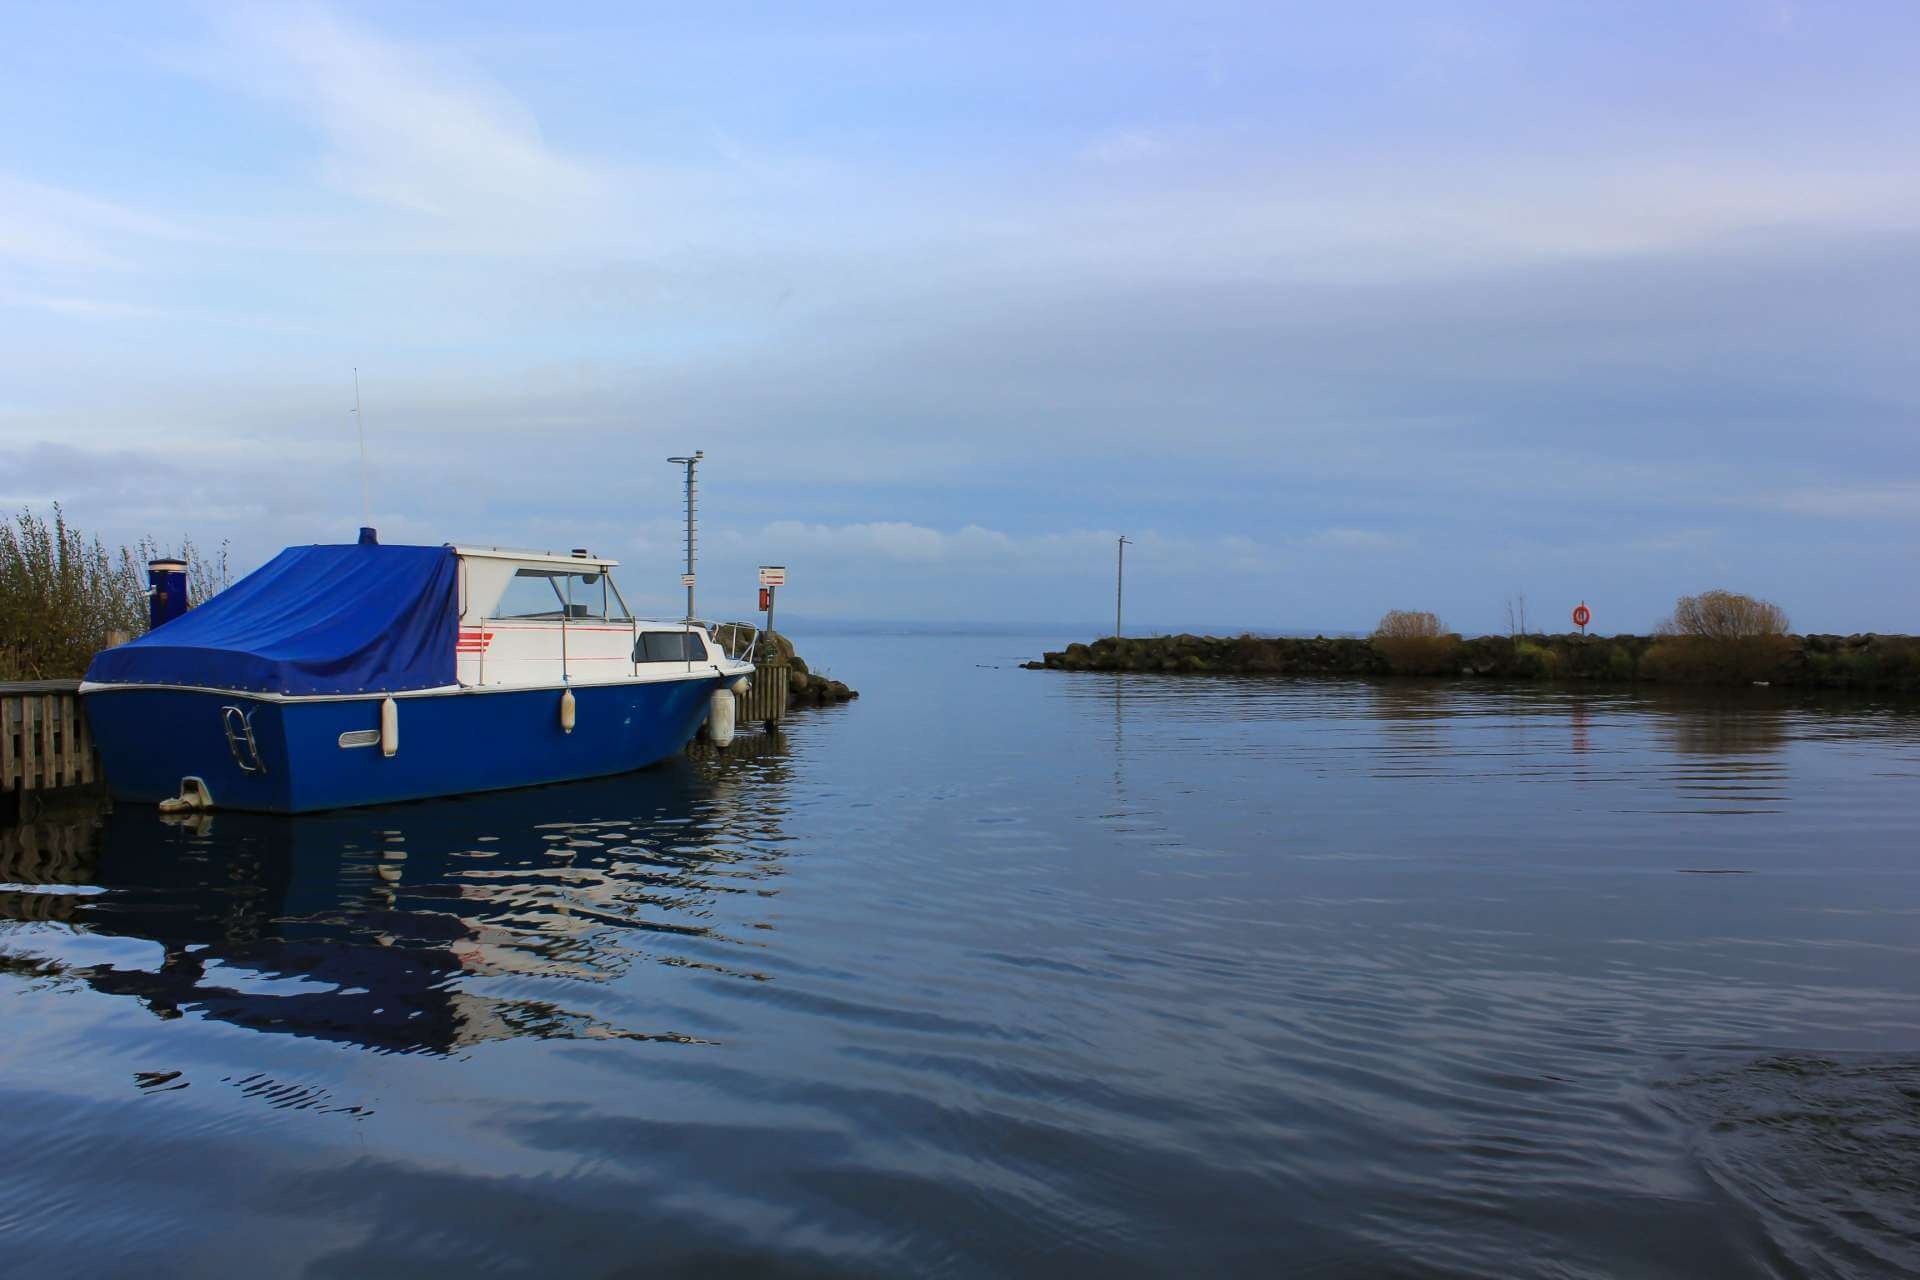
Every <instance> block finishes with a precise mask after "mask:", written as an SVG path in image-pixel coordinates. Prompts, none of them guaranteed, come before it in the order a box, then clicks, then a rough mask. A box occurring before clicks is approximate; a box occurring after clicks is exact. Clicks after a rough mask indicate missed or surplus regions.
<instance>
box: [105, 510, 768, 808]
mask: <svg viewBox="0 0 1920 1280" xmlns="http://www.w3.org/2000/svg"><path fill="white" fill-rule="evenodd" d="M372 532H373V531H372V530H364V531H363V537H362V541H361V542H360V543H359V544H357V545H347V546H308V547H290V548H288V549H287V550H286V551H283V552H281V553H280V555H279V556H277V557H275V558H274V559H273V560H272V561H270V562H269V563H268V564H266V565H265V566H263V567H262V568H260V569H259V570H257V571H255V572H254V573H252V574H249V575H248V576H247V577H245V578H243V579H242V580H241V581H239V582H237V583H235V584H234V585H233V586H232V587H230V588H228V589H227V590H226V591H224V592H222V593H220V594H219V595H217V596H215V597H213V598H212V599H211V600H209V601H208V602H207V603H205V604H203V605H201V606H200V607H199V608H197V609H193V610H191V611H189V612H186V613H182V614H180V615H179V616H177V617H174V618H172V619H170V620H165V619H161V618H159V617H158V616H156V623H157V624H158V625H156V626H155V628H154V629H153V630H152V631H150V632H148V633H147V634H146V635H144V636H141V637H140V638H139V639H137V640H135V641H133V642H131V643H129V644H123V645H119V646H117V647H115V648H112V649H108V650H106V651H105V652H103V653H101V654H99V655H97V656H96V657H95V658H94V660H93V665H92V666H91V667H89V668H88V670H87V679H86V682H85V683H84V684H83V685H82V686H81V689H80V693H81V696H82V698H83V699H84V700H85V706H86V710H87V719H88V721H89V724H90V725H91V727H92V730H93V736H94V740H95V742H96V744H97V746H98V749H99V753H100V759H101V763H102V765H103V766H104V768H105V772H106V776H107V783H108V786H109V787H111V788H112V791H113V794H114V796H115V797H116V798H117V799H121V800H137V801H145V802H148V803H152V802H155V801H161V800H165V799H167V798H169V797H172V796H174V795H175V793H176V792H178V793H181V794H182V795H186V796H192V797H195V798H196V799H204V800H208V801H210V802H211V803H213V804H217V805H219V806H220V807H222V808H229V809H254V810H264V811H268V812H275V813H306V812H312V811H315V810H322V809H335V808H342V807H346V806H352V805H370V804H384V803H389V802H392V801H397V800H413V799H420V798H422V797H426V796H443V795H459V794H464V793H467V792H475V791H488V790H496V789H500V788H505V787H522V786H531V785H536V784H540V783H548V782H560V781H566V780H568V779H574V778H590V777H600V776H605V775H608V774H615V773H622V772H626V771H629V770H633V769H639V768H643V767H645V766H647V765H649V764H652V763H654V762H655V761H658V760H661V759H664V758H666V757H667V756H670V755H673V754H675V753H677V752H679V751H680V750H681V749H682V748H684V747H685V746H686V745H687V742H688V740H689V739H690V738H692V737H693V735H694V733H695V732H696V731H697V730H698V729H699V727H700V724H701V722H702V721H703V720H704V719H705V718H706V717H707V716H708V715H709V713H710V712H711V713H712V714H714V715H715V717H716V726H717V727H719V728H721V729H722V730H723V731H724V732H730V728H729V726H730V725H731V723H732V721H731V719H730V717H731V715H732V713H733V702H732V697H731V695H730V694H729V693H727V692H726V691H727V690H728V689H729V688H731V687H735V686H740V685H742V682H743V681H745V680H746V679H747V678H749V677H750V676H751V675H752V672H753V666H752V663H751V661H750V658H751V653H750V637H751V635H752V628H750V627H745V626H744V625H742V624H735V625H734V626H732V627H730V628H724V629H723V628H709V627H706V626H704V625H699V624H695V623H693V622H692V621H687V622H683V623H659V622H644V621H641V620H640V619H637V618H635V617H634V616H633V614H632V613H631V612H630V611H629V610H628V608H627V606H626V604H625V602H624V601H623V600H622V598H621V596H620V591H619V588H618V587H617V586H616V585H615V584H614V582H613V577H612V569H613V568H614V566H615V565H616V564H617V563H618V562H617V561H613V560H608V559H605V558H604V557H599V556H591V555H588V554H587V553H586V552H584V551H579V552H575V553H573V554H572V555H554V554H550V553H544V552H531V551H527V552H522V551H512V552H509V551H501V550H499V549H497V548H491V547H453V546H443V547H408V546H381V545H379V544H377V543H376V542H374V541H373V540H372ZM723 640H726V641H729V642H731V643H736V644H745V645H747V647H748V651H747V652H738V653H730V652H728V651H727V649H726V648H725V646H724V645H723V644H722V641H723ZM723 740H724V739H723Z"/></svg>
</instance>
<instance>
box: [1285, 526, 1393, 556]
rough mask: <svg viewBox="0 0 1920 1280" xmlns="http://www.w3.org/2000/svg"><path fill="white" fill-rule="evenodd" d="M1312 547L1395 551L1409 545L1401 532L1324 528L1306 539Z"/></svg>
mask: <svg viewBox="0 0 1920 1280" xmlns="http://www.w3.org/2000/svg"><path fill="white" fill-rule="evenodd" d="M1306 544H1307V545H1308V546H1310V547H1333V548H1338V549H1340V550H1343V551H1394V550H1397V549H1399V548H1401V547H1404V546H1406V545H1407V539H1406V538H1404V537H1402V536H1400V535H1399V534H1392V533H1381V532H1379V531H1378V530H1375V529H1322V530H1320V532H1318V533H1315V534H1312V535H1310V536H1309V537H1308V538H1307V539H1306Z"/></svg>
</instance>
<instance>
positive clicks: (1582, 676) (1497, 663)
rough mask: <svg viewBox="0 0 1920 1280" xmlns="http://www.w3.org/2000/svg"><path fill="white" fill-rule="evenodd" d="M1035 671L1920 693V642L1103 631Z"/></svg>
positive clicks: (1837, 638)
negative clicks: (1433, 678) (1635, 683)
mask: <svg viewBox="0 0 1920 1280" xmlns="http://www.w3.org/2000/svg"><path fill="white" fill-rule="evenodd" d="M1024 665H1025V666H1027V667H1028V668H1031V669H1036V670H1041V669H1044V670H1050V671H1131V672H1159V673H1167V674H1175V675H1208V674H1214V675H1275V676H1346V677H1361V676H1396V675H1420V676H1437V677H1442V678H1452V679H1489V680H1597V681H1617V682H1631V681H1648V682H1659V683H1672V684H1778V685H1800V686H1807V687H1815V688H1858V689H1877V690H1888V691H1894V692H1901V693H1915V694H1920V637H1914V636H1883V635H1851V636H1837V635H1805V636H1755V637H1748V638H1743V639H1728V640H1716V639H1707V638H1703V637H1692V636H1580V635H1573V634H1567V635H1526V636H1476V637H1474V638H1472V639H1465V638H1462V637H1460V636H1457V635H1447V636H1424V637H1416V638H1402V639H1390V638H1362V637H1327V636H1314V637H1312V638H1310V639H1309V638H1296V637H1291V636H1253V635H1242V636H1231V637H1228V636H1195V635H1177V636H1137V637H1118V638H1116V637H1111V636H1109V637H1107V638H1105V639H1102V640H1096V641H1094V642H1093V643H1092V644H1070V645H1068V646H1067V647H1066V648H1065V649H1062V650H1060V651H1059V652H1057V653H1048V654H1046V655H1045V656H1044V657H1043V659H1042V660H1041V661H1039V662H1029V663H1026V664H1024Z"/></svg>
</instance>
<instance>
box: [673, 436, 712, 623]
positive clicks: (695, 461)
mask: <svg viewBox="0 0 1920 1280" xmlns="http://www.w3.org/2000/svg"><path fill="white" fill-rule="evenodd" d="M706 456H707V451H706V450H705V449H695V450H694V451H693V456H692V457H691V458H668V459H667V461H668V462H671V463H673V464H674V465H675V466H677V467H685V468H686V469H687V571H686V572H685V573H683V574H681V575H680V585H681V586H684V587H685V588H686V589H687V621H688V622H689V623H691V622H692V621H693V549H694V540H693V511H694V487H693V469H694V468H695V467H697V466H699V465H700V459H702V458H704V457H706Z"/></svg>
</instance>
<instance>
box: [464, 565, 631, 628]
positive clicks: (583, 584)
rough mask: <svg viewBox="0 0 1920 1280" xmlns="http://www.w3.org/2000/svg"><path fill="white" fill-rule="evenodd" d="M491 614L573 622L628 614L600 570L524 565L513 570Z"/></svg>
mask: <svg viewBox="0 0 1920 1280" xmlns="http://www.w3.org/2000/svg"><path fill="white" fill-rule="evenodd" d="M493 616H494V617H496V618H533V619H542V620H547V621H558V620H559V619H561V618H570V619H572V620H573V621H575V622H580V621H590V622H601V621H605V620H607V619H609V618H611V619H615V620H618V621H620V622H625V621H626V620H627V618H628V616H629V615H628V613H627V610H626V606H625V605H623V604H621V603H620V596H619V593H618V592H616V591H614V590H612V589H611V583H610V581H609V579H608V577H607V575H606V573H604V572H590V573H580V572H577V571H573V570H567V569H547V568H537V569H536V568H532V567H527V568H522V569H519V570H516V571H515V573H514V575H513V577H512V579H511V580H510V581H508V583H507V589H506V590H505V591H503V592H501V594H500V603H499V604H498V605H496V606H494V612H493Z"/></svg>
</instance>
